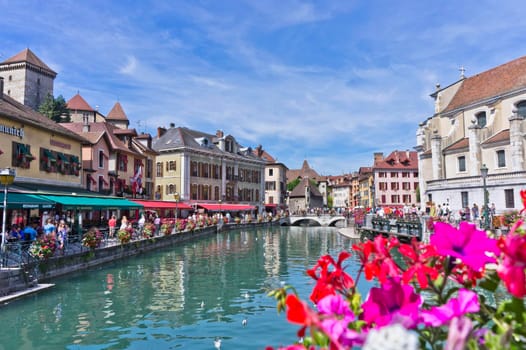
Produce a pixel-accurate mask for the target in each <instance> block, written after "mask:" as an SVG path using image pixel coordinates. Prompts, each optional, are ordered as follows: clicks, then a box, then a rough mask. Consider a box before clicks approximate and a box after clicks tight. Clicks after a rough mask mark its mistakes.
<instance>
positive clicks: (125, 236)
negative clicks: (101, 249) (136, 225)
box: [117, 230, 132, 244]
mask: <svg viewBox="0 0 526 350" xmlns="http://www.w3.org/2000/svg"><path fill="white" fill-rule="evenodd" d="M117 238H118V239H119V241H120V242H121V244H125V243H128V242H129V241H131V238H132V234H131V231H130V230H119V231H117Z"/></svg>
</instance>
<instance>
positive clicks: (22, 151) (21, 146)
mask: <svg viewBox="0 0 526 350" xmlns="http://www.w3.org/2000/svg"><path fill="white" fill-rule="evenodd" d="M18 154H19V155H22V156H25V157H26V158H34V157H33V155H32V154H31V153H30V152H29V150H28V149H27V146H26V145H24V144H23V143H19V144H18Z"/></svg>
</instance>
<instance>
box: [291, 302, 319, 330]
mask: <svg viewBox="0 0 526 350" xmlns="http://www.w3.org/2000/svg"><path fill="white" fill-rule="evenodd" d="M285 304H286V305H287V320H288V321H289V322H291V323H296V324H299V325H302V326H310V325H312V324H313V323H314V321H315V319H316V316H315V313H314V312H313V311H312V310H310V309H309V307H308V306H307V304H305V303H304V302H303V301H301V300H300V299H298V297H297V296H296V294H289V295H287V299H286V301H285Z"/></svg>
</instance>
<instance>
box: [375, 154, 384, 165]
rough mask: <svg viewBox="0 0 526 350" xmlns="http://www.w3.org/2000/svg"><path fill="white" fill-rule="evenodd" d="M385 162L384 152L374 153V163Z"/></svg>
mask: <svg viewBox="0 0 526 350" xmlns="http://www.w3.org/2000/svg"><path fill="white" fill-rule="evenodd" d="M382 160H384V154H383V152H374V163H375V164H376V162H379V161H382Z"/></svg>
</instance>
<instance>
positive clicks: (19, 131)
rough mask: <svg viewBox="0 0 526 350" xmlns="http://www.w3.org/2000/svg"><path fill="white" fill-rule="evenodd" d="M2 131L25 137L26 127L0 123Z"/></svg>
mask: <svg viewBox="0 0 526 350" xmlns="http://www.w3.org/2000/svg"><path fill="white" fill-rule="evenodd" d="M0 133H3V134H7V135H12V136H17V137H20V138H21V139H23V138H24V128H17V127H14V126H7V125H3V124H0Z"/></svg>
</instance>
